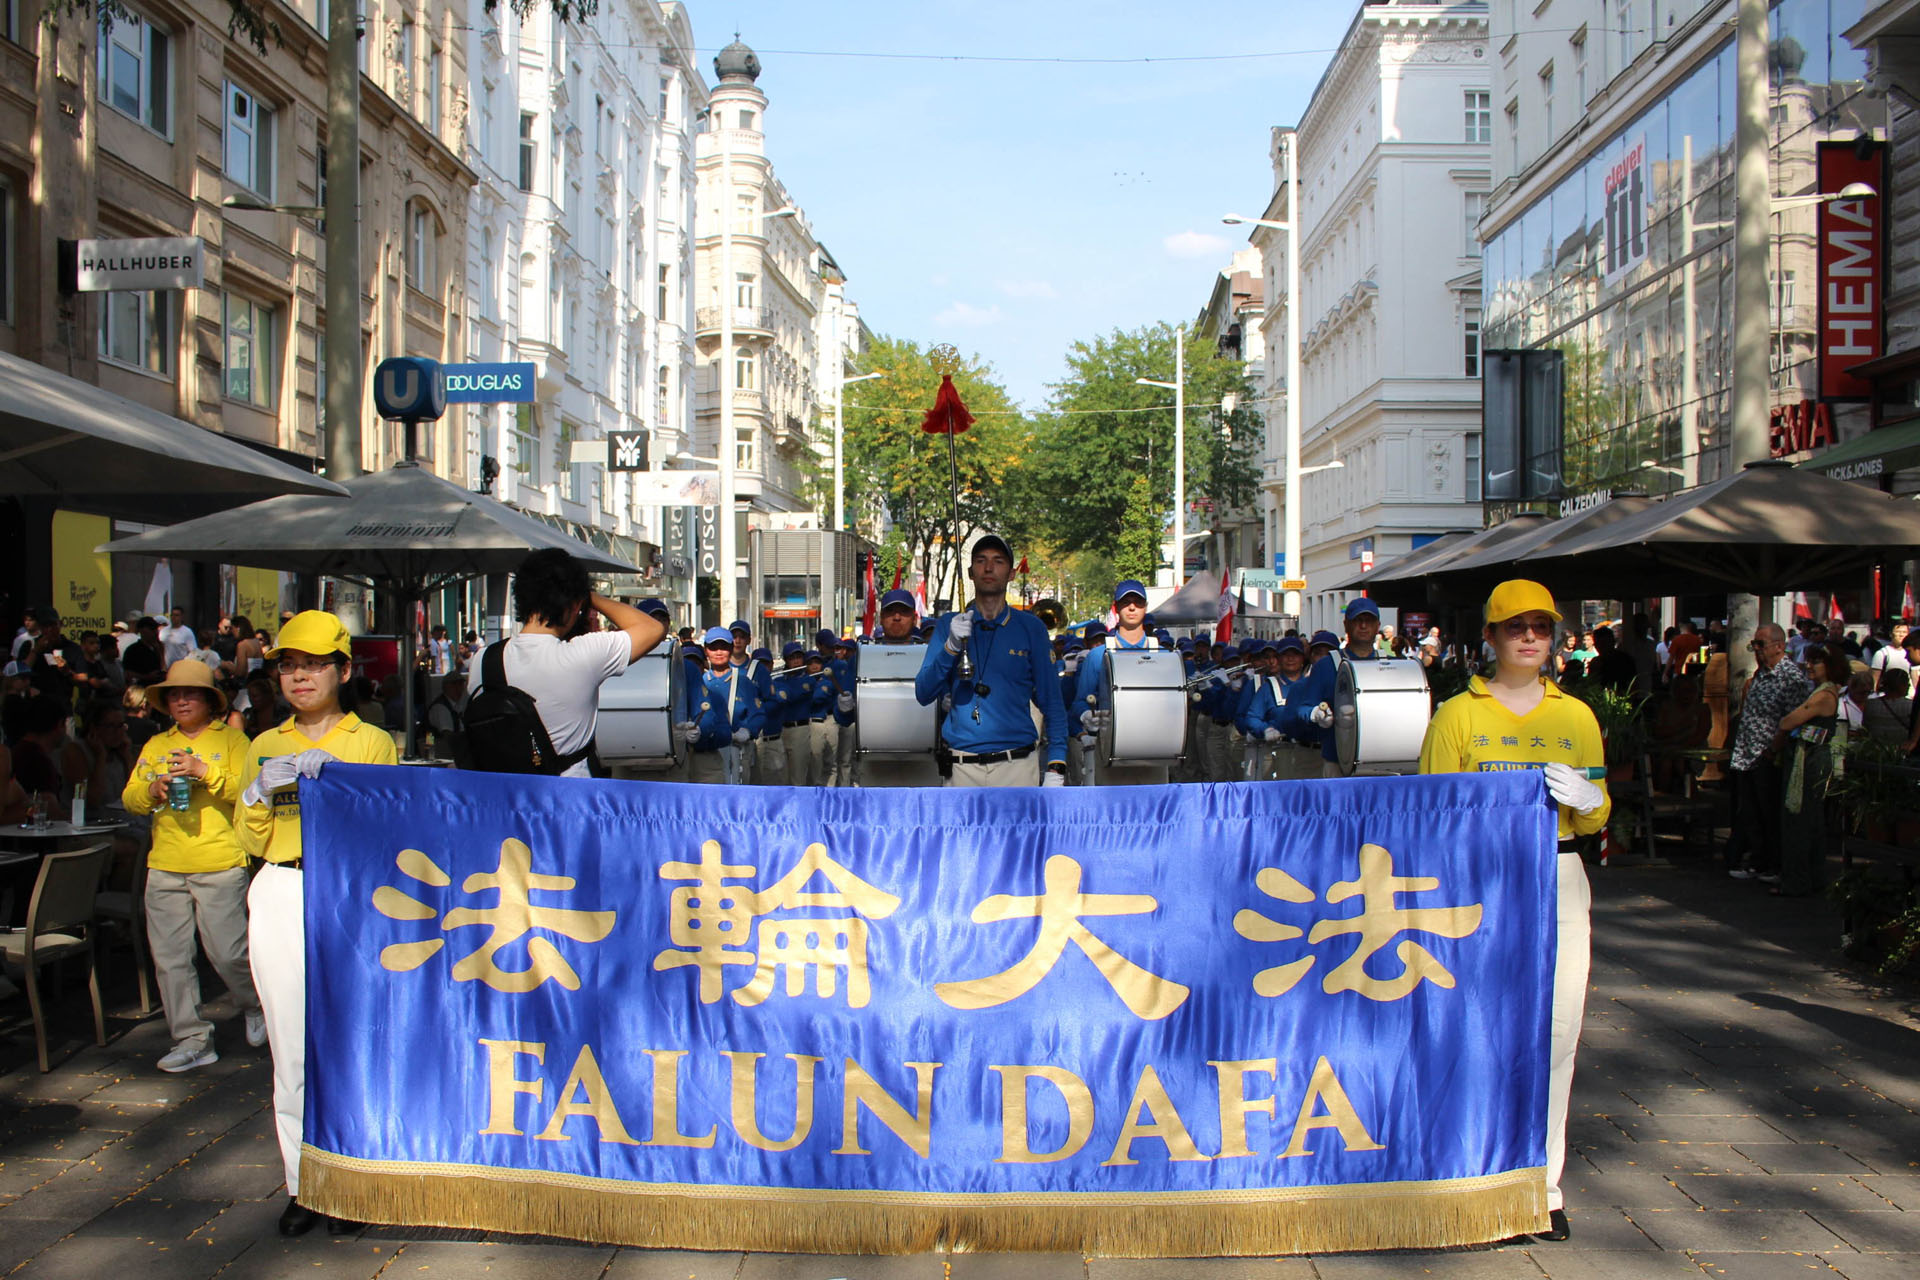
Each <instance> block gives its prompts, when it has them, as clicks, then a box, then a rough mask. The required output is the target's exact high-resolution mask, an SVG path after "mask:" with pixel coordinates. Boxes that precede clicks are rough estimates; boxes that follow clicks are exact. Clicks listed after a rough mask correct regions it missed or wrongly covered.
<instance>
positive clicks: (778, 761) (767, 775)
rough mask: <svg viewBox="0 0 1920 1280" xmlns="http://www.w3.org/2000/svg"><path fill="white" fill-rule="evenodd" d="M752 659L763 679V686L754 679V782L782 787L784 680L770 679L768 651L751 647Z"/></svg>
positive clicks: (784, 779) (784, 769)
mask: <svg viewBox="0 0 1920 1280" xmlns="http://www.w3.org/2000/svg"><path fill="white" fill-rule="evenodd" d="M753 661H754V663H755V665H757V666H758V667H759V668H760V672H761V678H762V679H763V680H764V681H765V684H764V686H762V684H761V682H760V681H759V680H756V681H755V682H754V687H755V688H756V689H758V690H759V691H760V707H759V710H758V711H757V712H756V720H757V723H756V725H755V732H756V734H757V735H758V737H759V746H758V748H757V749H756V750H755V751H754V753H753V755H754V760H755V761H756V762H757V763H756V767H757V769H758V771H759V774H758V777H757V778H756V779H755V781H757V782H758V783H759V784H760V785H761V786H763V787H784V786H786V785H787V744H786V742H785V741H784V740H783V739H784V734H785V732H786V727H787V689H786V682H785V681H781V680H775V679H774V678H773V653H772V651H771V650H769V649H765V648H761V649H755V650H754V651H753Z"/></svg>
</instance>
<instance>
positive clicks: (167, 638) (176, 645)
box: [160, 605, 200, 668]
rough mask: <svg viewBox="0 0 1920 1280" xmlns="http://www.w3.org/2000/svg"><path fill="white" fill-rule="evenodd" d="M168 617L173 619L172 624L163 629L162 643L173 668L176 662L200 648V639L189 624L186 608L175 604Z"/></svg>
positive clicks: (168, 663)
mask: <svg viewBox="0 0 1920 1280" xmlns="http://www.w3.org/2000/svg"><path fill="white" fill-rule="evenodd" d="M168 617H169V618H170V619H171V625H169V626H167V627H164V628H162V629H161V632H160V643H161V644H163V645H165V646H166V648H167V666H168V667H169V668H171V667H172V666H173V664H174V663H176V662H178V661H180V660H181V659H182V658H185V657H187V656H188V655H190V654H191V653H192V652H193V651H194V650H195V649H197V648H199V647H200V641H199V639H198V638H197V637H196V636H195V635H194V634H193V628H192V627H190V626H188V625H187V611H186V610H185V609H182V608H181V607H180V606H179V605H175V606H173V612H172V613H171V614H169V615H168Z"/></svg>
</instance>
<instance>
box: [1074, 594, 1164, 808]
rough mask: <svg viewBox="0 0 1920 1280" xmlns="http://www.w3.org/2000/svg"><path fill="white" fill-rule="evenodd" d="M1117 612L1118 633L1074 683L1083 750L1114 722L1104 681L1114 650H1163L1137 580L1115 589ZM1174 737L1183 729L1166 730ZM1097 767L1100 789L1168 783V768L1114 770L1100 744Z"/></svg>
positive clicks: (1092, 654) (1091, 653)
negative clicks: (1149, 627)
mask: <svg viewBox="0 0 1920 1280" xmlns="http://www.w3.org/2000/svg"><path fill="white" fill-rule="evenodd" d="M1113 613H1114V617H1115V619H1116V622H1115V625H1114V628H1113V630H1112V631H1111V632H1109V633H1108V634H1107V636H1106V637H1105V639H1104V640H1103V641H1102V643H1100V644H1098V645H1095V646H1093V647H1091V648H1089V649H1088V650H1087V656H1086V657H1085V658H1084V659H1082V660H1081V663H1080V674H1079V676H1078V678H1076V679H1075V681H1074V686H1073V694H1074V696H1073V701H1072V702H1071V703H1069V704H1068V705H1069V708H1070V711H1071V713H1072V716H1073V718H1076V719H1078V721H1079V722H1080V727H1081V729H1082V730H1083V736H1082V746H1083V747H1084V746H1085V734H1087V733H1091V734H1094V735H1098V734H1099V732H1100V731H1101V730H1102V729H1104V728H1107V727H1108V726H1109V724H1111V722H1112V718H1113V708H1112V707H1110V706H1103V705H1102V701H1103V695H1104V693H1105V688H1104V676H1105V672H1106V669H1107V651H1108V650H1109V649H1153V648H1158V647H1161V643H1162V642H1161V641H1160V640H1159V639H1158V638H1157V637H1153V636H1150V635H1149V634H1148V631H1147V625H1146V622H1147V589H1146V587H1145V586H1144V585H1143V584H1142V583H1141V582H1140V581H1139V580H1138V579H1135V578H1123V579H1121V580H1120V581H1119V582H1116V583H1115V584H1114V586H1113ZM1166 728H1167V731H1168V733H1169V734H1171V733H1172V732H1173V731H1175V730H1176V729H1177V728H1178V726H1176V725H1172V724H1169V725H1167V726H1166ZM1089 755H1090V757H1091V759H1092V763H1093V767H1092V769H1091V771H1090V773H1091V781H1092V785H1094V786H1097V787H1140V786H1156V785H1160V784H1164V783H1165V782H1166V781H1167V766H1165V765H1163V764H1158V765H1156V764H1146V765H1141V764H1135V765H1109V764H1105V763H1103V762H1102V761H1101V759H1100V752H1099V749H1098V745H1097V742H1096V745H1095V748H1094V750H1093V751H1091V752H1090V753H1089Z"/></svg>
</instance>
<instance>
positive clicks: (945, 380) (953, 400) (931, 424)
mask: <svg viewBox="0 0 1920 1280" xmlns="http://www.w3.org/2000/svg"><path fill="white" fill-rule="evenodd" d="M972 425H973V415H972V414H970V413H968V412H967V406H966V405H965V404H964V403H962V402H961V399H960V393H959V391H957V390H955V389H954V385H953V378H952V376H951V375H949V374H944V373H943V374H941V375H940V390H939V391H937V392H935V393H934V397H933V408H931V409H929V410H927V416H926V417H924V418H922V419H921V420H920V429H921V430H922V431H924V432H926V433H927V434H928V435H931V436H944V435H948V434H952V435H956V436H957V435H959V434H960V433H961V432H962V431H965V430H966V429H967V428H968V427H970V426H972Z"/></svg>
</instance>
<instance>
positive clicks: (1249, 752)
mask: <svg viewBox="0 0 1920 1280" xmlns="http://www.w3.org/2000/svg"><path fill="white" fill-rule="evenodd" d="M1256 645H1257V648H1256V649H1255V653H1254V659H1253V662H1254V666H1253V670H1252V671H1250V672H1248V674H1247V683H1246V686H1245V688H1243V689H1242V690H1241V694H1240V705H1239V707H1238V708H1237V709H1236V710H1235V711H1234V715H1233V727H1234V728H1236V729H1238V730H1239V731H1240V738H1241V741H1242V742H1243V743H1244V744H1245V749H1246V778H1247V781H1248V782H1266V781H1268V780H1270V779H1271V778H1272V777H1273V744H1274V743H1276V742H1278V741H1279V740H1280V737H1281V735H1280V734H1279V733H1277V732H1276V733H1274V735H1273V736H1272V737H1271V738H1269V737H1268V736H1267V730H1268V729H1269V728H1270V727H1271V726H1269V725H1268V723H1267V717H1268V716H1269V715H1270V714H1272V712H1273V709H1274V707H1275V706H1277V705H1278V702H1277V700H1276V699H1275V698H1274V694H1273V684H1272V682H1273V681H1274V680H1275V679H1276V678H1277V677H1278V676H1279V674H1280V654H1279V650H1278V649H1277V648H1276V647H1275V646H1274V643H1273V641H1271V640H1260V641H1257V642H1256Z"/></svg>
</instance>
